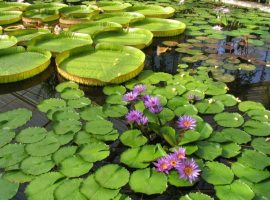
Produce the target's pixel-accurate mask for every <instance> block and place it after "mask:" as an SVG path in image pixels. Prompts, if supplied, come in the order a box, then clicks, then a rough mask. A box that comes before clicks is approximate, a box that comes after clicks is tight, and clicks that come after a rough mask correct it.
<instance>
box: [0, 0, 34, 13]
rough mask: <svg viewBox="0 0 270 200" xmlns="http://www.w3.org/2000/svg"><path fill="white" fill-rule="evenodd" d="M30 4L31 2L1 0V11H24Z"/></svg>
mask: <svg viewBox="0 0 270 200" xmlns="http://www.w3.org/2000/svg"><path fill="white" fill-rule="evenodd" d="M29 5H30V4H29V3H19V2H0V11H23V10H24V9H25V8H27V7H28V6H29Z"/></svg>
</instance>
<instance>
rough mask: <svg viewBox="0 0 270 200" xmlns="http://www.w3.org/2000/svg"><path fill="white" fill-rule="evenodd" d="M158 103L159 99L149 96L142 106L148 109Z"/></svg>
mask: <svg viewBox="0 0 270 200" xmlns="http://www.w3.org/2000/svg"><path fill="white" fill-rule="evenodd" d="M160 101H161V99H160V98H158V97H152V96H150V98H148V100H146V101H144V105H145V106H146V107H148V108H150V107H154V106H158V104H159V103H160Z"/></svg>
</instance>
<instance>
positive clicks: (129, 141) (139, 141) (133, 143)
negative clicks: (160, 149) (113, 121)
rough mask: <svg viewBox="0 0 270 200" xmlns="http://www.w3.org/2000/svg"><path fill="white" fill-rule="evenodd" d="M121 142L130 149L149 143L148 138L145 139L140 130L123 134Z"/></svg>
mask: <svg viewBox="0 0 270 200" xmlns="http://www.w3.org/2000/svg"><path fill="white" fill-rule="evenodd" d="M119 139H120V141H121V142H122V143H123V144H124V145H127V146H130V147H139V146H142V145H144V144H145V143H146V142H147V138H146V137H144V136H143V135H142V133H141V131H139V130H128V131H125V132H123V133H122V134H121V136H120V138H119Z"/></svg>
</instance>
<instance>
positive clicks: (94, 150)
mask: <svg viewBox="0 0 270 200" xmlns="http://www.w3.org/2000/svg"><path fill="white" fill-rule="evenodd" d="M76 154H78V155H79V156H81V157H82V159H83V160H85V161H87V162H96V161H100V160H103V159H105V158H106V157H108V156H109V155H110V147H109V146H108V145H106V144H103V143H88V144H82V145H80V146H79V147H78V150H77V152H76Z"/></svg>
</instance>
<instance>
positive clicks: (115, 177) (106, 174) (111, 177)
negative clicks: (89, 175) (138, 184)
mask: <svg viewBox="0 0 270 200" xmlns="http://www.w3.org/2000/svg"><path fill="white" fill-rule="evenodd" d="M94 178H95V181H96V182H98V184H99V185H101V186H102V187H104V188H108V189H119V188H121V187H123V186H124V185H126V184H127V183H128V181H129V171H128V170H126V169H125V168H124V167H121V166H120V165H116V164H110V165H105V166H103V167H101V168H99V169H98V170H97V171H96V172H95V175H94Z"/></svg>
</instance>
